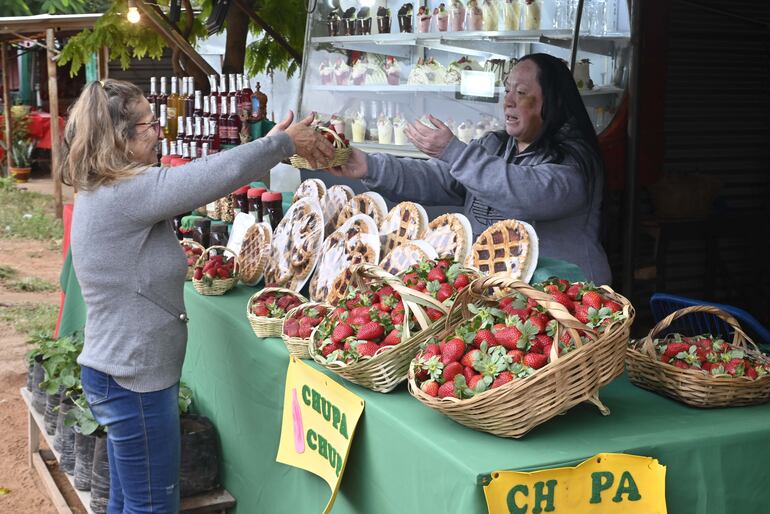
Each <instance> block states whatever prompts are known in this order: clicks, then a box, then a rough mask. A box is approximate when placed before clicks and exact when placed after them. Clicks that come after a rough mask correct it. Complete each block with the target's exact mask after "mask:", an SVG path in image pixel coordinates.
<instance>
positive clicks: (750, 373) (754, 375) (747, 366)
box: [744, 361, 757, 380]
mask: <svg viewBox="0 0 770 514" xmlns="http://www.w3.org/2000/svg"><path fill="white" fill-rule="evenodd" d="M744 368H745V369H746V376H747V377H749V378H750V379H752V380H754V379H755V378H757V370H756V369H754V367H753V366H752V365H751V363H750V362H749V361H746V363H745V366H744Z"/></svg>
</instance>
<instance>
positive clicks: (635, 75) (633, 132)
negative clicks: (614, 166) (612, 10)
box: [622, 0, 642, 298]
mask: <svg viewBox="0 0 770 514" xmlns="http://www.w3.org/2000/svg"><path fill="white" fill-rule="evenodd" d="M629 1H630V2H631V9H630V10H631V52H632V53H631V70H630V74H629V81H628V82H629V83H628V89H629V96H628V100H629V105H628V154H627V159H628V161H627V165H626V199H625V202H624V204H625V216H624V217H625V220H626V224H625V230H624V240H623V289H622V292H623V294H624V295H625V296H626V297H628V298H631V297H632V296H633V290H634V266H635V259H634V256H635V254H636V236H637V219H636V218H637V201H638V198H637V196H638V184H637V179H638V175H639V84H640V80H639V74H640V70H639V54H640V51H641V44H640V39H641V33H642V31H641V27H642V23H641V12H640V9H641V8H640V4H641V0H629Z"/></svg>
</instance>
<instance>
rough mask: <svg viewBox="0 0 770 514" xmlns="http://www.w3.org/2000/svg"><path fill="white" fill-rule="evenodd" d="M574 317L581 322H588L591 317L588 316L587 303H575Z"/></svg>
mask: <svg viewBox="0 0 770 514" xmlns="http://www.w3.org/2000/svg"><path fill="white" fill-rule="evenodd" d="M575 319H577V320H578V321H579V322H581V323H583V324H588V322H589V321H591V319H590V318H589V317H588V305H583V304H582V303H576V304H575Z"/></svg>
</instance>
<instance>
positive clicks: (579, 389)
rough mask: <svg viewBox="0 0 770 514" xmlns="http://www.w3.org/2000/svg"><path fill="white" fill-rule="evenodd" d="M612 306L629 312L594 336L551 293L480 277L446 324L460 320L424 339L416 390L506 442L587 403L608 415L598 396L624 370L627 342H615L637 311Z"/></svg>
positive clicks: (414, 369)
mask: <svg viewBox="0 0 770 514" xmlns="http://www.w3.org/2000/svg"><path fill="white" fill-rule="evenodd" d="M605 294H607V295H608V296H609V295H610V293H608V292H607V293H605ZM611 298H612V300H613V301H617V302H618V303H619V304H620V305H622V306H623V307H622V308H621V310H620V311H619V312H620V313H621V314H620V315H615V316H614V318H616V319H617V320H618V321H616V322H614V323H608V324H605V325H600V326H599V327H597V328H591V327H589V326H587V325H586V324H584V323H581V322H580V321H578V320H577V319H575V317H574V316H573V315H572V314H570V312H569V310H568V308H567V307H566V306H565V305H563V304H562V303H560V302H559V301H558V300H557V299H556V298H554V297H553V296H552V295H551V294H548V293H546V292H544V291H539V290H537V289H535V288H534V287H531V286H529V285H527V284H525V283H523V282H519V281H514V280H512V279H511V278H510V277H509V276H508V275H506V274H495V275H489V276H486V277H482V278H479V279H477V280H475V281H473V282H472V283H471V284H470V286H469V287H468V288H466V289H465V290H463V291H462V292H461V293H460V295H459V297H458V298H457V300H456V301H455V303H454V305H453V307H452V312H451V313H450V314H449V316H448V318H447V319H448V320H450V321H451V320H453V319H457V318H456V317H455V313H456V311H460V312H461V314H462V319H460V320H459V322H456V323H448V324H447V326H446V327H445V328H444V330H442V331H440V332H439V333H437V334H435V336H434V337H432V338H430V339H428V340H426V341H425V343H424V344H423V345H422V349H421V350H420V351H419V353H417V355H416V357H415V358H414V359H413V360H412V362H411V364H410V367H409V382H408V384H409V392H410V394H411V395H412V396H414V397H415V398H417V399H418V400H419V401H420V402H422V403H423V404H425V405H427V406H428V407H430V408H432V409H435V410H437V411H439V412H441V413H443V414H445V415H447V416H449V417H450V418H452V419H453V420H455V421H457V422H458V423H460V424H462V425H465V426H467V427H470V428H473V429H475V430H480V431H484V432H488V433H491V434H494V435H497V436H500V437H513V438H519V437H522V436H523V435H524V434H526V433H527V432H529V431H530V430H532V429H533V428H534V427H536V426H538V425H540V424H542V423H544V422H546V421H548V420H549V419H551V418H553V417H554V416H557V415H558V414H560V413H562V412H565V411H566V410H568V409H570V408H572V407H573V406H575V405H577V404H578V403H581V402H585V401H588V402H591V403H593V404H594V405H596V406H597V407H598V408H599V410H600V411H601V413H602V414H604V415H607V414H609V409H607V408H606V407H605V406H604V404H603V403H602V402H601V400H599V396H598V391H599V388H600V387H602V386H603V385H605V384H606V383H608V382H609V381H610V380H612V379H613V378H615V377H617V376H618V375H620V374H621V373H622V372H623V354H624V352H625V346H626V344H627V340H626V341H623V340H622V339H618V338H617V337H615V334H616V333H624V334H628V332H627V330H626V328H627V327H626V325H629V324H630V319H629V318H630V313H631V312H630V304H629V303H628V301H627V300H625V299H624V298H622V297H621V296H620V295H616V294H612V295H611ZM621 316H625V318H624V319H625V322H621V321H620V318H621ZM607 363H609V364H607ZM523 399H526V401H523ZM533 406H537V408H534V407H533Z"/></svg>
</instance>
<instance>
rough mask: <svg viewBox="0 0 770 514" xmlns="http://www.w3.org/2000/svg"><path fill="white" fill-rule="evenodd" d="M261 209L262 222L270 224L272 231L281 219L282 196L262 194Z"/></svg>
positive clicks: (278, 194)
mask: <svg viewBox="0 0 770 514" xmlns="http://www.w3.org/2000/svg"><path fill="white" fill-rule="evenodd" d="M262 208H263V210H264V212H263V218H264V221H267V222H268V223H270V226H271V227H273V230H275V229H276V227H277V226H278V224H279V223H280V222H281V219H283V195H281V193H270V192H268V193H262Z"/></svg>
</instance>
